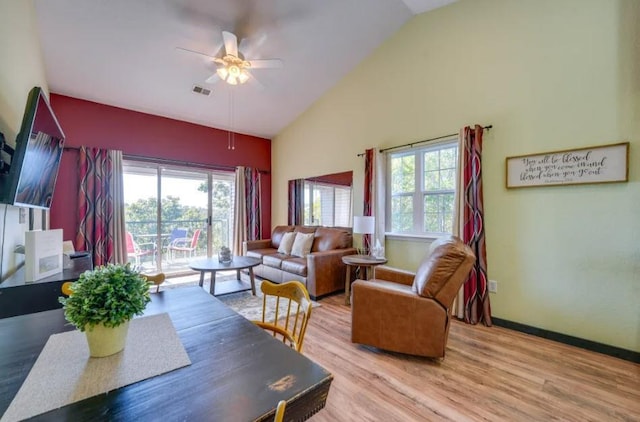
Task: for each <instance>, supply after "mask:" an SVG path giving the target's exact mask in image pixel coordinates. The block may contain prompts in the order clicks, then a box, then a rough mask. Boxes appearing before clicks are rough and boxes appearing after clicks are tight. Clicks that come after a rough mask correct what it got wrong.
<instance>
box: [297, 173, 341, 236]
mask: <svg viewBox="0 0 640 422" xmlns="http://www.w3.org/2000/svg"><path fill="white" fill-rule="evenodd" d="M304 198H305V199H304V224H305V225H308V226H350V225H351V187H350V186H340V185H332V184H329V183H318V182H308V181H305V182H304Z"/></svg>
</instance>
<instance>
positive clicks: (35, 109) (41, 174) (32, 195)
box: [0, 87, 65, 209]
mask: <svg viewBox="0 0 640 422" xmlns="http://www.w3.org/2000/svg"><path fill="white" fill-rule="evenodd" d="M64 138H65V137H64V133H63V132H62V129H61V128H60V125H59V124H58V120H57V119H56V116H55V114H54V113H53V110H51V107H50V106H49V102H48V101H47V98H46V97H45V96H44V93H43V92H42V89H41V88H40V87H34V88H33V89H32V90H31V91H30V92H29V98H28V99H27V106H26V107H25V111H24V116H23V118H22V126H21V127H20V132H19V133H18V136H17V137H16V145H15V151H14V152H13V156H12V157H11V163H10V165H9V171H8V173H6V174H2V175H0V201H1V202H2V203H5V204H11V205H15V206H18V207H32V208H44V209H48V208H49V207H51V200H52V199H53V190H54V188H55V184H56V179H57V177H58V168H59V167H60V159H61V158H62V151H63V149H64Z"/></svg>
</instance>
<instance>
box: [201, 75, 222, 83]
mask: <svg viewBox="0 0 640 422" xmlns="http://www.w3.org/2000/svg"><path fill="white" fill-rule="evenodd" d="M219 80H220V76H218V74H217V73H214V74H213V75H211V76H209V77H208V78H207V79H205V81H204V83H207V84H215V83H217V82H218V81H219Z"/></svg>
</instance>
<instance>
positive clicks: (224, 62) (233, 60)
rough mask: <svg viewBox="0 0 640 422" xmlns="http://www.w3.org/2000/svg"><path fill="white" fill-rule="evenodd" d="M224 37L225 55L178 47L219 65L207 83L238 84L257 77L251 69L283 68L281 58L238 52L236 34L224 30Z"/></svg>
mask: <svg viewBox="0 0 640 422" xmlns="http://www.w3.org/2000/svg"><path fill="white" fill-rule="evenodd" d="M222 39H223V41H224V53H225V54H224V56H222V57H213V56H209V55H208V54H204V53H201V52H198V51H193V50H189V49H186V48H182V47H176V48H178V49H179V50H183V51H187V52H189V53H195V54H200V55H202V56H205V57H209V58H210V59H211V60H212V61H213V62H214V63H215V64H216V66H217V70H216V73H214V74H213V75H211V76H210V77H209V78H207V79H206V80H205V82H206V83H210V84H213V83H216V82H218V81H219V80H223V81H225V82H226V83H228V84H230V85H238V84H243V83H245V82H247V81H248V80H249V79H253V80H255V81H256V82H257V80H256V79H255V76H253V75H252V74H251V73H249V70H250V69H263V68H281V67H283V65H284V63H283V62H282V60H280V59H257V60H246V59H245V58H244V55H242V53H240V52H238V38H237V37H236V35H235V34H233V33H231V32H227V31H222Z"/></svg>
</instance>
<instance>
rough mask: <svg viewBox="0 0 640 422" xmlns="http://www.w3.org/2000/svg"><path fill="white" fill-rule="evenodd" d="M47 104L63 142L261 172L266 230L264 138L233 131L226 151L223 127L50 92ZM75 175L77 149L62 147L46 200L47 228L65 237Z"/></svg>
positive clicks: (70, 233) (267, 227)
mask: <svg viewBox="0 0 640 422" xmlns="http://www.w3.org/2000/svg"><path fill="white" fill-rule="evenodd" d="M50 103H51V108H52V109H53V112H54V113H55V114H56V117H57V118H58V122H59V123H60V127H62V131H63V132H64V134H65V136H66V141H65V146H67V147H80V146H87V147H95V148H105V149H117V150H121V151H122V152H123V153H124V154H131V155H140V156H145V157H151V158H162V159H169V160H175V161H187V162H191V163H199V164H207V165H217V166H225V167H236V166H246V167H253V168H257V169H258V170H261V171H263V172H264V173H263V174H262V186H261V188H262V236H263V237H264V238H268V237H269V236H270V235H271V141H270V140H269V139H265V138H258V137H255V136H249V135H243V134H235V135H234V136H235V149H234V150H229V149H227V140H228V132H227V131H224V130H219V129H214V128H210V127H206V126H200V125H196V124H193V123H187V122H183V121H179V120H173V119H169V118H166V117H159V116H154V115H151V114H145V113H140V112H137V111H131V110H125V109H122V108H117V107H112V106H108V105H104V104H98V103H94V102H91V101H85V100H80V99H77V98H72V97H67V96H64V95H58V94H54V93H52V94H51V96H50ZM78 178H79V176H78V152H77V151H75V150H65V151H64V152H63V154H62V163H61V165H60V171H59V173H58V180H57V182H56V188H55V191H54V194H53V203H52V205H51V228H62V229H63V230H64V239H65V240H74V239H75V235H76V230H77V226H78V215H77V212H78V199H77V196H78ZM152 189H155V186H154V187H152Z"/></svg>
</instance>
